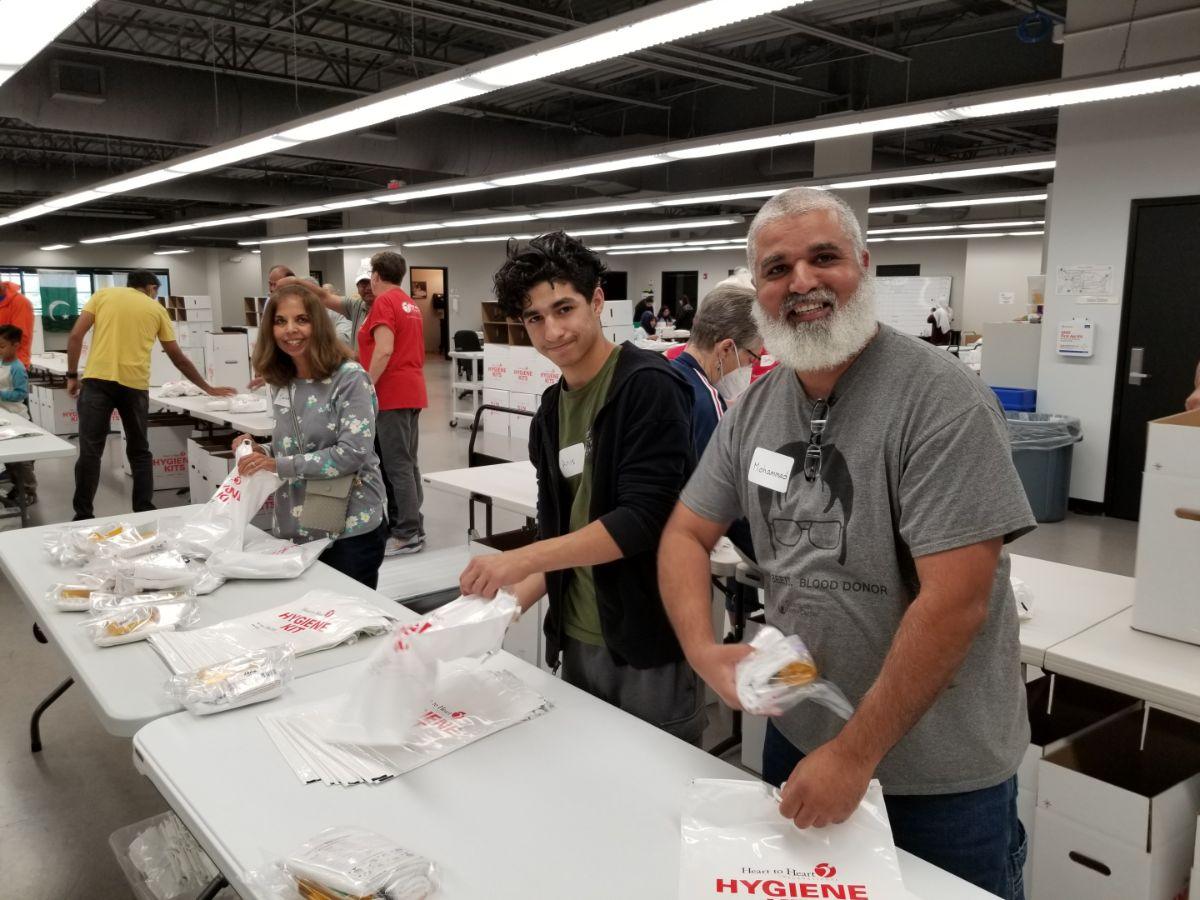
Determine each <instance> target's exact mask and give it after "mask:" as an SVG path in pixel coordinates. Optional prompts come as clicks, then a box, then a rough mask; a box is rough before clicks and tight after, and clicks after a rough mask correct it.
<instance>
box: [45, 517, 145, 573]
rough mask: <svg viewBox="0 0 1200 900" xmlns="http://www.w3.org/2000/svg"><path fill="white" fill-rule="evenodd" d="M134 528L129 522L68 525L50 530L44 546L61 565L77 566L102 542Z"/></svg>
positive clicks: (90, 556)
mask: <svg viewBox="0 0 1200 900" xmlns="http://www.w3.org/2000/svg"><path fill="white" fill-rule="evenodd" d="M133 528H134V526H133V525H131V524H130V523H129V522H105V523H101V524H95V523H92V524H88V525H67V526H64V527H62V528H55V529H54V530H52V531H50V532H49V533H48V534H47V535H46V537H45V538H43V539H42V546H43V547H44V548H45V550H46V553H47V554H49V556H50V558H51V559H53V560H54V561H55V562H56V563H58V564H59V565H60V566H77V565H82V564H83V563H85V562H87V561H88V560H89V559H91V558H92V557H94V556H95V555H96V551H97V549H98V548H99V547H100V545H101V544H103V543H105V542H106V541H111V540H112V539H113V538H116V537H119V536H120V535H122V534H124V533H125V532H126V531H130V530H132V529H133Z"/></svg>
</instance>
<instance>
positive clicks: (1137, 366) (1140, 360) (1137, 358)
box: [1129, 347, 1150, 387]
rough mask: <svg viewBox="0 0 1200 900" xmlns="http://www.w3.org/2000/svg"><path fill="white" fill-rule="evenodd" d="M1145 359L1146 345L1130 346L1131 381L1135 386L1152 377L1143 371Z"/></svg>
mask: <svg viewBox="0 0 1200 900" xmlns="http://www.w3.org/2000/svg"><path fill="white" fill-rule="evenodd" d="M1145 360H1146V348H1145V347H1130V348H1129V383H1130V384H1132V385H1134V386H1135V387H1137V386H1140V385H1141V383H1142V382H1143V381H1145V380H1146V379H1147V378H1149V377H1150V376H1149V375H1148V374H1146V373H1145V372H1143V371H1142V369H1144V368H1145Z"/></svg>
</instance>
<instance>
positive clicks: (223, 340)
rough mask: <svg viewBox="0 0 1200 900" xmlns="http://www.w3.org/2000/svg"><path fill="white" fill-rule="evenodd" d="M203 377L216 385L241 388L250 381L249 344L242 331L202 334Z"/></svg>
mask: <svg viewBox="0 0 1200 900" xmlns="http://www.w3.org/2000/svg"><path fill="white" fill-rule="evenodd" d="M204 378H205V380H206V381H207V382H208V383H209V384H211V385H213V386H217V387H233V388H237V389H238V390H243V389H244V388H245V387H246V385H247V384H248V383H249V382H250V345H249V344H248V343H247V341H246V332H244V331H209V332H206V333H205V335H204Z"/></svg>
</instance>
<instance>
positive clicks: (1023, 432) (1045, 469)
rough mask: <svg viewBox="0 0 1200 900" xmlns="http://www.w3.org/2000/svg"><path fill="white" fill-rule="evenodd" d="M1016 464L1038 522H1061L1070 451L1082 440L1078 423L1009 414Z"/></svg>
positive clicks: (1068, 419)
mask: <svg viewBox="0 0 1200 900" xmlns="http://www.w3.org/2000/svg"><path fill="white" fill-rule="evenodd" d="M1005 416H1006V417H1007V419H1008V438H1009V442H1010V443H1011V444H1012V456H1013V464H1014V465H1015V466H1016V467H1017V474H1018V475H1020V476H1021V484H1022V485H1024V487H1025V495H1026V496H1027V497H1028V498H1029V505H1030V507H1032V508H1033V515H1034V518H1036V519H1037V520H1038V521H1039V522H1061V521H1062V520H1063V519H1064V518H1065V517H1066V515H1067V492H1068V491H1069V490H1070V489H1071V451H1072V448H1073V446H1074V445H1075V444H1076V443H1078V442H1079V441H1081V440H1083V434H1082V432H1081V431H1080V427H1079V420H1078V419H1076V418H1074V417H1073V416H1056V415H1051V414H1049V413H1033V412H1006V413H1005Z"/></svg>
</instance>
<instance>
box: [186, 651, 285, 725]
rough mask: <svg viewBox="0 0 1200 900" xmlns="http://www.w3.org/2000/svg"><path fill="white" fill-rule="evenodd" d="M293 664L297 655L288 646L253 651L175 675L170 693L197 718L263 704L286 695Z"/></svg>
mask: <svg viewBox="0 0 1200 900" xmlns="http://www.w3.org/2000/svg"><path fill="white" fill-rule="evenodd" d="M294 661H295V653H294V652H293V651H292V648H291V647H288V646H287V645H280V646H278V647H267V648H266V649H263V650H251V651H250V652H249V653H247V654H245V655H244V656H239V657H237V658H235V659H231V660H227V661H226V662H223V663H217V664H216V665H215V666H207V667H205V668H203V669H197V670H196V671H195V672H190V673H188V674H187V675H173V676H172V677H171V679H170V680H169V681H168V682H167V693H168V694H170V695H171V696H172V697H174V698H175V700H176V702H178V703H180V704H182V705H183V706H184V707H186V708H187V709H188V710H189V711H190V712H192V713H193V714H194V715H197V716H207V715H211V714H212V713H218V712H224V711H225V710H227V709H237V708H238V707H239V706H249V705H250V704H251V703H261V702H262V701H263V700H270V699H272V698H274V697H278V696H279V695H280V694H282V693H283V689H284V686H285V685H286V684H287V683H288V682H289V681H291V680H292V666H293V663H294Z"/></svg>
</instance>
